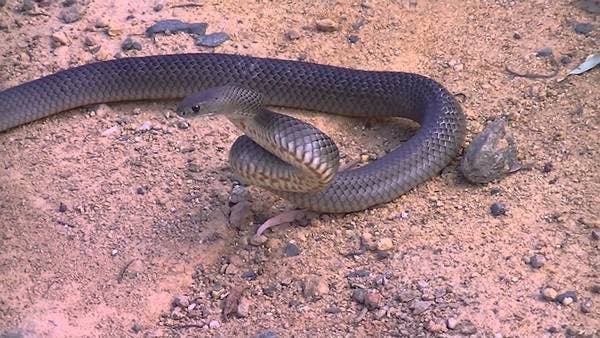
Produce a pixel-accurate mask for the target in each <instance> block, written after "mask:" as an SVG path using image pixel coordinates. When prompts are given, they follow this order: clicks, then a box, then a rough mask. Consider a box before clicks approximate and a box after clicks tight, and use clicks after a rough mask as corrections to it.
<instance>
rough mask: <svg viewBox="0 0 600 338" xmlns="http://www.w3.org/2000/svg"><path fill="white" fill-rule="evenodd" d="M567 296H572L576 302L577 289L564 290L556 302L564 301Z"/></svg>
mask: <svg viewBox="0 0 600 338" xmlns="http://www.w3.org/2000/svg"><path fill="white" fill-rule="evenodd" d="M565 298H571V299H572V300H573V301H574V302H576V301H577V293H576V292H575V291H567V292H563V293H561V294H560V295H558V296H556V302H557V303H562V302H563V300H564V299H565Z"/></svg>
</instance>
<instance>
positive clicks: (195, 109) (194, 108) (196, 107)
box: [192, 106, 200, 113]
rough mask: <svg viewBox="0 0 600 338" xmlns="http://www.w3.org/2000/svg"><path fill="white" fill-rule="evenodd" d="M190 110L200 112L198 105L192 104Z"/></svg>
mask: <svg viewBox="0 0 600 338" xmlns="http://www.w3.org/2000/svg"><path fill="white" fill-rule="evenodd" d="M192 111H194V113H198V112H200V106H192Z"/></svg>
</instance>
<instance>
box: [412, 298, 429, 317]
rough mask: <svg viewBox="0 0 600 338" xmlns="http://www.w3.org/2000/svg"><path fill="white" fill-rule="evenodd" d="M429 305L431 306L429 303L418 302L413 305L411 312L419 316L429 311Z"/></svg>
mask: <svg viewBox="0 0 600 338" xmlns="http://www.w3.org/2000/svg"><path fill="white" fill-rule="evenodd" d="M431 304H432V303H431V302H427V301H422V300H418V301H416V302H414V303H413V305H412V312H413V313H414V314H416V315H419V314H421V313H423V312H425V311H427V310H429V307H430V306H431Z"/></svg>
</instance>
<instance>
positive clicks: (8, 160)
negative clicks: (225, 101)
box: [0, 0, 600, 337]
mask: <svg viewBox="0 0 600 338" xmlns="http://www.w3.org/2000/svg"><path fill="white" fill-rule="evenodd" d="M2 2H4V1H2ZM584 2H585V1H584ZM71 3H72V1H41V2H32V1H13V0H8V1H7V3H6V5H4V7H3V8H0V41H1V42H2V43H0V89H5V88H8V87H11V86H13V85H17V84H19V83H22V82H25V81H28V80H33V79H35V78H38V77H40V76H42V75H46V74H50V73H52V72H55V71H57V70H59V69H63V68H67V67H70V66H74V65H80V64H84V63H88V62H92V61H94V60H97V59H108V58H114V57H124V56H133V55H151V54H166V53H181V52H211V51H216V52H225V53H238V54H248V55H254V56H269V57H277V58H287V59H305V60H308V61H313V62H319V63H326V64H333V65H342V66H347V67H353V68H361V69H371V70H396V71H409V72H417V73H421V74H425V75H428V76H431V77H432V78H434V79H436V80H438V81H440V82H441V83H443V84H444V85H445V86H447V88H449V90H450V91H451V92H453V93H455V94H456V95H458V96H459V98H460V99H461V101H462V104H463V107H464V109H465V111H466V113H467V115H468V132H469V133H468V139H469V140H470V139H472V138H473V137H474V136H475V135H476V134H477V133H479V132H480V131H481V130H482V129H483V128H484V126H485V125H486V123H487V122H488V121H490V120H492V119H495V118H497V117H504V118H506V119H507V120H508V121H509V128H510V130H511V132H512V133H513V134H514V136H515V138H516V140H517V142H518V145H519V152H520V155H519V156H520V159H521V160H522V162H523V163H524V169H523V170H521V171H518V172H516V173H514V174H512V175H510V176H508V177H507V178H505V179H503V180H501V181H500V182H496V183H490V184H486V185H480V186H475V185H471V184H468V183H467V182H466V181H465V180H464V178H462V176H461V174H460V173H459V171H458V169H457V164H458V163H459V159H457V161H455V162H453V163H452V164H451V165H450V166H449V167H448V168H447V169H446V170H444V172H443V173H442V174H441V175H440V176H439V177H436V178H434V179H432V180H431V181H429V182H427V183H426V184H423V185H421V186H419V187H418V188H416V189H414V190H413V191H411V192H410V193H408V194H406V195H404V196H402V197H401V198H398V199H397V200H396V201H394V202H393V203H389V204H387V205H383V206H381V207H377V208H373V209H371V210H367V211H364V212H359V213H354V214H348V215H321V216H319V217H318V218H317V219H315V220H313V221H311V222H310V224H308V226H306V224H304V226H300V225H296V224H292V225H288V226H282V227H278V228H275V229H273V230H272V231H269V232H267V234H266V236H267V237H268V240H267V241H266V243H264V244H261V245H255V244H257V243H254V241H253V240H251V238H252V234H253V233H254V231H255V230H256V227H257V225H258V224H260V223H261V222H262V221H264V220H265V219H267V218H268V217H270V216H273V215H276V214H277V213H278V212H280V211H282V210H288V209H290V208H292V207H293V206H291V205H289V204H288V203H287V202H285V201H282V200H280V199H278V198H277V197H276V196H274V195H271V194H269V193H266V192H264V191H261V190H259V189H256V188H250V189H249V190H248V191H249V192H250V194H251V199H250V201H251V209H252V211H253V212H254V216H253V221H254V222H253V224H252V225H248V226H244V227H241V228H239V229H238V228H236V227H232V226H229V225H228V222H227V217H228V216H227V215H228V214H229V203H228V201H229V196H230V193H231V190H232V179H233V175H232V173H231V171H230V170H229V168H228V165H227V151H228V149H229V147H230V145H231V144H232V143H233V141H234V140H235V138H236V137H237V136H239V132H238V131H237V130H236V129H235V128H234V127H233V126H232V125H231V124H230V123H229V122H228V121H227V120H225V119H223V118H219V117H215V118H210V119H206V120H192V121H190V123H191V125H190V127H189V128H180V127H181V126H180V125H179V126H178V124H179V123H180V122H178V120H177V119H176V118H174V117H173V115H174V114H173V109H174V107H175V103H174V102H167V103H165V102H162V103H156V102H142V103H127V104H110V105H108V106H106V105H100V106H94V107H89V108H84V109H77V110H74V111H70V112H66V113H62V114H59V115H57V116H54V117H51V118H47V119H44V120H41V121H37V122H35V123H31V124H28V125H25V126H22V127H19V128H16V129H13V130H10V131H8V132H3V133H0V164H1V165H0V283H1V284H0V332H4V335H3V337H4V336H6V337H125V336H130V337H193V336H202V337H203V336H210V337H233V336H236V337H255V336H256V337H309V336H310V337H313V336H331V337H340V336H344V337H353V336H402V337H404V336H423V337H424V336H466V335H473V336H477V337H542V336H557V337H562V336H590V337H592V336H594V335H598V334H599V332H600V331H599V330H600V316H599V314H600V305H599V304H600V295H599V293H600V258H599V257H600V256H599V253H600V252H599V249H600V240H599V239H598V235H599V233H598V231H599V230H600V225H599V222H600V219H599V215H600V207H599V206H600V197H599V196H600V170H599V160H600V157H599V156H598V155H599V150H600V138H599V136H598V135H599V130H598V129H599V126H600V124H599V119H600V115H599V112H600V109H599V106H600V90H599V89H600V86H599V83H600V72H599V71H598V69H595V70H592V71H590V72H587V73H585V74H583V75H581V76H573V77H569V78H567V79H565V80H564V81H557V80H558V79H559V78H562V77H564V75H565V74H566V73H567V72H568V71H569V70H570V69H572V68H574V67H576V66H577V65H578V64H579V63H581V62H582V61H583V60H584V59H585V58H586V57H587V56H588V55H590V54H592V53H594V52H598V51H599V50H600V44H599V42H600V39H599V36H600V34H599V33H598V32H599V30H598V27H599V24H600V22H599V20H598V14H597V13H592V12H589V11H586V10H584V9H582V8H581V7H580V6H578V4H579V3H578V2H574V1H566V0H563V1H554V0H531V1H509V0H497V1H492V0H485V1H481V0H467V1H434V0H413V1H400V0H398V1H384V0H365V1H360V0H356V1H344V0H339V1H329V0H327V1H319V2H317V1H308V0H306V1H303V0H288V1H258V0H257V1H241V2H240V1H198V2H197V4H199V5H197V6H189V4H190V2H185V1H164V2H163V3H153V2H151V1H150V2H138V1H127V0H108V1H86V2H82V1H76V4H71ZM192 3H193V2H192ZM586 3H587V5H588V6H590V7H588V10H590V8H591V7H593V5H594V4H593V3H594V2H593V1H587V2H586ZM31 4H34V5H33V6H30V5H31ZM156 4H159V5H161V4H162V5H163V6H164V7H163V8H162V9H161V10H159V11H156V10H154V9H153V7H155V5H156ZM182 4H188V6H177V5H182ZM596 4H597V2H596ZM23 5H25V8H22V7H23ZM65 6H69V7H70V6H81V7H80V8H82V9H83V10H84V12H83V13H82V14H83V15H82V17H81V19H80V20H78V21H75V22H73V23H70V24H64V23H63V22H62V21H61V19H60V17H61V12H62V11H64V10H66V8H68V7H65ZM157 9H158V8H157ZM592 9H593V8H592ZM171 18H177V19H180V20H182V21H186V22H206V23H208V32H209V33H210V32H217V31H225V32H227V33H228V34H229V35H230V36H231V40H230V41H227V42H225V43H224V44H223V45H221V46H219V47H216V48H206V47H199V46H196V45H195V43H194V39H193V38H192V37H191V36H190V35H189V34H185V33H180V34H175V35H169V36H164V35H159V36H157V37H156V38H155V39H150V38H148V37H146V36H145V35H144V32H145V30H146V28H147V27H148V26H150V25H152V24H153V23H154V22H156V21H158V20H162V19H171ZM322 19H330V20H333V22H334V23H336V24H337V25H339V26H338V27H337V30H335V31H333V32H321V31H318V30H317V29H316V22H317V21H318V20H322ZM577 23H590V24H592V29H591V31H590V32H587V33H582V32H581V29H582V26H581V25H579V26H577V27H578V29H577V30H578V31H580V32H579V33H578V32H577V31H576V29H575V28H576V24H577ZM583 28H585V27H583ZM588 30H589V29H588ZM52 36H54V37H52ZM127 36H131V37H132V38H134V39H135V40H137V41H139V42H140V43H141V45H142V50H141V51H136V50H132V51H122V50H121V44H122V42H123V41H124V40H125V38H126V37H127ZM350 36H355V37H352V38H351V39H352V40H353V41H354V42H351V41H350V39H349V37H350ZM290 37H291V38H292V39H290ZM357 39H358V41H356V40H357ZM544 48H550V49H551V51H552V55H551V56H545V57H544V55H543V54H544V52H546V54H549V53H547V52H548V50H546V51H544V50H542V51H541V54H542V55H538V54H540V53H538V51H540V50H541V49H544ZM553 58H554V59H555V60H556V62H552V61H551V60H552V59H553ZM506 66H508V67H509V68H510V69H511V70H515V71H517V72H522V73H524V72H527V71H528V72H530V73H538V74H550V75H552V71H553V70H554V69H555V68H557V69H558V74H557V75H556V76H551V77H548V78H528V77H520V76H515V75H514V74H510V73H509V72H507V70H506V68H505V67H506ZM291 113H294V114H295V115H296V116H299V117H301V118H305V119H307V120H308V121H311V122H313V123H315V124H316V125H317V126H318V127H319V128H321V129H322V130H324V131H326V132H327V133H329V134H330V135H331V136H332V137H333V138H334V139H335V140H336V141H337V142H338V144H339V145H340V148H341V149H342V151H343V153H344V154H345V156H346V157H345V158H344V160H345V161H350V160H356V159H361V157H369V156H371V157H372V156H378V155H381V154H382V153H383V151H385V150H389V149H390V148H392V147H395V146H396V145H398V144H399V143H400V142H401V141H402V138H403V136H402V135H401V133H400V134H399V133H398V132H397V130H396V128H395V125H394V124H379V123H370V122H369V123H367V122H365V121H362V120H353V119H345V118H339V117H335V118H334V117H331V116H328V115H323V114H314V113H307V112H291ZM361 155H365V156H361ZM493 203H501V204H503V205H504V206H506V210H507V212H506V214H505V215H499V216H494V215H492V214H491V212H490V206H491V205H492V204H493ZM251 242H252V243H251ZM361 246H362V247H366V249H365V250H361ZM532 257H533V258H532ZM534 266H535V267H534ZM548 288H551V289H554V290H555V291H556V292H555V293H558V294H563V293H564V292H567V291H574V292H575V295H573V294H567V295H566V296H569V297H568V298H570V299H568V300H564V299H563V298H565V297H564V296H565V295H563V296H562V297H559V299H558V300H551V299H550V300H549V299H545V298H544V297H543V296H542V295H541V293H542V290H544V289H546V293H547V296H550V297H551V298H554V297H553V296H555V295H552V293H553V292H552V290H548ZM571 301H573V302H572V303H571ZM237 302H239V304H238V303H237ZM174 303H175V304H174ZM569 303H571V304H569ZM232 304H233V305H232ZM224 308H225V310H226V312H230V311H229V310H231V312H233V313H232V314H231V315H229V316H224V315H223V309H224Z"/></svg>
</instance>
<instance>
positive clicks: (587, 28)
mask: <svg viewBox="0 0 600 338" xmlns="http://www.w3.org/2000/svg"><path fill="white" fill-rule="evenodd" d="M573 28H574V29H575V33H577V34H583V35H587V34H589V33H591V32H592V30H593V29H594V26H593V25H592V24H591V23H587V22H578V23H576V24H575V27H573Z"/></svg>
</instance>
